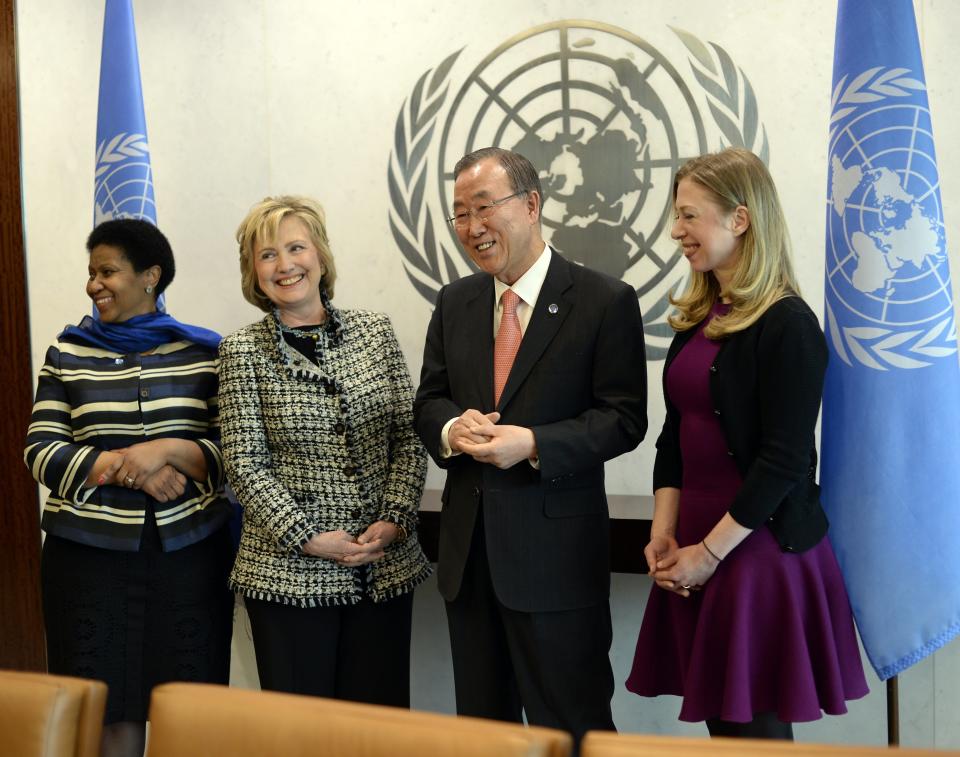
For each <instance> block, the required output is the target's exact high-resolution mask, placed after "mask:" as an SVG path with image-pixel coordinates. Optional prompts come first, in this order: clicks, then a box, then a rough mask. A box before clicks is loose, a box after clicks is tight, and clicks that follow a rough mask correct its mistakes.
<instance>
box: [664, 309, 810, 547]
mask: <svg viewBox="0 0 960 757" xmlns="http://www.w3.org/2000/svg"><path fill="white" fill-rule="evenodd" d="M696 331H697V329H696V328H692V329H689V330H687V331H682V332H679V333H678V334H677V335H676V336H675V337H674V339H673V342H672V344H671V345H670V349H669V351H668V353H667V359H666V363H665V365H664V368H663V380H664V397H665V401H666V406H667V417H666V420H665V421H664V424H663V430H662V431H661V433H660V437H659V438H658V439H657V456H656V462H655V464H654V472H653V488H654V490H656V489H659V488H662V487H665V486H671V487H676V488H681V486H682V479H683V460H682V456H681V453H680V436H679V430H680V413H679V412H678V410H677V408H676V407H675V406H674V405H673V403H672V402H670V398H669V396H668V395H667V392H666V378H667V372H668V371H669V369H670V365H671V363H672V362H673V359H674V358H675V357H676V356H677V354H679V352H680V350H681V349H682V348H683V346H684V345H685V344H686V343H687V342H688V341H689V340H690V339H691V337H693V335H694V334H695V333H696ZM826 366H827V346H826V341H825V339H824V336H823V331H822V330H821V329H820V325H819V323H818V322H817V317H816V316H815V315H814V314H813V311H812V310H810V308H809V306H808V305H807V304H806V303H805V302H804V301H803V300H802V299H800V298H799V297H787V298H785V299H782V300H780V301H779V302H777V303H775V304H774V305H772V306H771V307H770V308H769V309H768V310H767V311H766V312H765V313H764V314H763V315H762V316H761V317H760V318H759V320H757V322H756V323H754V324H753V325H752V326H750V327H749V328H746V329H744V330H743V331H740V332H737V333H735V334H732V335H731V336H729V337H727V338H725V339H724V340H723V343H722V345H721V347H720V351H719V352H718V353H717V356H716V358H715V359H714V361H713V364H712V365H711V366H710V395H711V398H712V400H713V407H714V412H715V413H716V414H717V416H718V419H719V421H720V425H721V427H722V428H723V434H724V437H725V439H726V442H727V450H728V454H730V455H732V456H733V458H734V460H735V462H736V464H737V468H738V469H739V471H740V475H741V476H742V477H743V483H742V485H741V487H740V489H739V491H738V492H737V493H736V496H735V497H734V499H733V502H732V503H731V505H730V514H731V515H732V516H733V518H734V520H736V521H737V522H738V523H739V524H741V525H742V526H745V527H746V528H751V529H753V528H758V527H759V526H761V525H763V524H764V523H766V524H767V526H769V528H770V529H771V531H772V532H773V534H774V536H775V537H776V539H777V541H778V542H779V544H780V546H781V548H782V549H783V550H785V551H788V552H802V551H804V550H806V549H809V548H810V547H812V546H814V545H816V544H817V543H818V542H819V541H820V540H821V539H822V538H823V535H824V534H825V533H826V532H827V518H826V515H825V514H824V512H823V508H822V507H821V506H820V496H819V487H818V486H817V484H816V482H815V478H816V469H817V451H816V446H815V435H814V429H815V427H816V424H817V415H818V414H819V412H820V399H821V397H822V395H823V379H824V373H825V371H826Z"/></svg>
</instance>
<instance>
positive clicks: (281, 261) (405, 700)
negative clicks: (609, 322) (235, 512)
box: [220, 197, 429, 707]
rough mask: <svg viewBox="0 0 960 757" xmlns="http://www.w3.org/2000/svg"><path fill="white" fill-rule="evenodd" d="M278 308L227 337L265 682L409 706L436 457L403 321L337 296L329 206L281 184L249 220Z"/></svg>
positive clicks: (247, 554)
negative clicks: (427, 487)
mask: <svg viewBox="0 0 960 757" xmlns="http://www.w3.org/2000/svg"><path fill="white" fill-rule="evenodd" d="M237 241H238V242H239V245H240V271H241V278H242V288H243V293H244V297H245V298H246V299H247V300H248V301H249V302H251V303H253V304H254V305H257V306H258V307H259V308H261V309H262V310H264V311H266V312H267V316H266V317H265V318H264V319H263V320H261V321H258V322H256V323H253V324H251V325H249V326H247V327H246V328H243V329H241V330H240V331H238V332H237V333H235V334H233V335H232V336H230V337H228V338H227V339H225V340H224V341H223V343H222V345H221V348H220V360H221V364H220V411H221V424H222V441H223V455H224V462H225V466H226V469H227V476H228V479H229V481H230V483H231V485H232V486H233V488H234V490H235V491H236V493H237V497H238V499H239V500H240V502H241V504H242V505H243V506H244V524H243V532H242V535H241V539H240V549H239V553H238V555H237V560H236V563H235V565H234V569H233V573H232V575H231V585H232V587H233V588H234V590H235V591H237V592H238V593H239V594H241V595H242V596H243V597H244V599H245V603H246V606H247V612H248V614H249V616H250V623H251V628H252V631H253V643H254V649H255V652H256V657H257V669H258V672H259V674H260V685H261V686H262V687H263V688H264V689H272V690H277V691H288V692H293V693H302V694H314V695H317V696H327V697H337V698H342V699H352V700H355V701H362V702H371V703H378V704H390V705H395V706H402V707H409V703H410V665H409V663H410V628H411V619H412V607H413V593H412V592H413V588H414V587H415V586H416V585H417V584H419V583H421V582H422V581H423V580H424V579H426V577H427V576H428V575H429V565H428V563H427V561H426V558H425V557H424V555H423V551H422V550H421V548H420V544H419V542H418V541H417V537H416V523H417V510H418V508H419V505H420V495H421V493H422V490H423V481H424V476H425V473H426V456H425V453H424V451H423V449H422V448H421V446H420V443H419V442H418V441H417V438H416V436H415V434H414V432H413V428H412V425H411V421H412V417H411V411H412V392H413V389H412V385H411V383H410V377H409V374H408V372H407V367H406V363H405V362H404V359H403V355H402V353H401V352H400V348H399V345H398V344H397V340H396V337H395V336H394V333H393V329H392V328H391V326H390V321H389V319H388V318H387V317H386V316H384V315H381V314H379V313H372V312H369V311H364V310H337V309H336V308H334V307H333V306H332V305H331V304H330V298H331V297H332V296H333V285H334V280H335V278H336V273H335V270H334V264H333V257H332V254H331V252H330V247H329V243H328V240H327V234H326V229H325V225H324V216H323V210H322V209H321V208H320V206H319V205H318V204H317V203H316V202H314V201H313V200H309V199H307V198H300V197H277V198H267V199H266V200H264V201H263V202H261V203H258V204H257V205H255V206H254V207H253V208H252V209H251V210H250V213H249V214H248V215H247V217H246V218H245V219H244V221H243V223H242V224H241V225H240V228H239V229H238V231H237Z"/></svg>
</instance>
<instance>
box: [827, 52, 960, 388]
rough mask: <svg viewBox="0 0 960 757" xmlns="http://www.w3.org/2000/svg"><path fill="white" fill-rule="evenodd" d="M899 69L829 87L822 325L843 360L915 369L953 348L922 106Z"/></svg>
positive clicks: (918, 87) (916, 87)
mask: <svg viewBox="0 0 960 757" xmlns="http://www.w3.org/2000/svg"><path fill="white" fill-rule="evenodd" d="M909 73H910V72H909V71H907V70H906V69H902V68H900V69H896V68H893V69H885V68H875V69H871V70H869V71H866V72H864V73H863V74H862V75H860V76H857V77H854V78H853V80H852V81H851V82H850V83H849V84H848V83H847V82H846V81H841V82H840V85H839V86H838V87H837V91H836V92H835V93H834V103H833V117H832V119H831V121H832V122H833V124H834V128H833V130H832V132H831V138H830V185H829V197H828V202H829V209H828V211H827V216H828V229H827V270H826V279H827V297H826V315H827V319H826V320H827V330H828V333H829V334H830V337H831V340H832V342H833V346H834V348H835V350H836V352H837V354H838V355H839V356H840V358H841V359H842V360H843V361H844V362H846V363H847V364H848V365H853V364H854V363H857V364H859V365H862V366H865V367H868V368H873V369H876V370H888V369H889V368H922V367H924V366H927V365H930V364H931V362H932V360H933V359H936V358H943V357H949V356H952V355H954V353H955V352H956V324H955V322H954V318H953V296H952V293H951V290H950V276H949V271H948V270H947V269H948V261H947V255H946V249H945V241H944V234H943V209H942V207H941V205H940V192H939V186H940V179H939V174H938V172H937V163H936V158H935V156H934V152H933V138H932V133H933V131H932V128H931V124H930V111H929V110H928V109H927V107H926V103H925V102H919V101H917V99H916V98H914V97H913V94H914V93H916V92H920V91H923V84H922V83H921V82H920V81H918V80H916V79H913V78H911V77H910V76H908V74H909Z"/></svg>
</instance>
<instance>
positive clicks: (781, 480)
mask: <svg viewBox="0 0 960 757" xmlns="http://www.w3.org/2000/svg"><path fill="white" fill-rule="evenodd" d="M673 187H674V188H673V194H674V205H675V210H676V216H675V221H674V225H673V230H672V236H673V238H674V239H676V240H678V241H679V242H680V244H681V245H682V247H683V254H684V257H686V258H687V260H688V261H689V263H690V268H691V275H690V283H689V285H688V287H687V290H686V292H685V293H684V294H683V295H682V296H681V297H680V298H679V299H678V300H676V301H675V302H674V303H673V304H674V305H675V306H676V308H677V313H676V314H674V315H673V316H672V317H671V319H670V325H671V326H672V327H673V329H674V330H675V331H676V332H677V333H676V336H675V337H674V340H673V343H672V345H671V346H670V350H669V352H668V354H667V359H666V363H665V365H664V371H663V376H664V394H665V397H666V406H667V415H666V420H665V421H664V424H663V431H662V432H661V434H660V437H659V438H658V439H657V456H656V463H655V465H654V474H653V479H654V483H653V487H654V501H655V509H654V516H653V524H652V527H651V534H650V542H649V544H647V546H646V548H645V549H644V555H645V557H646V559H647V563H648V565H649V568H650V575H651V576H652V577H653V579H654V581H655V586H654V587H653V588H652V590H651V593H650V599H649V601H648V603H647V609H646V613H645V615H644V618H643V624H642V626H641V629H640V636H639V639H638V640H637V651H636V655H635V657H634V663H633V670H632V672H631V674H630V678H629V679H628V681H627V688H628V689H630V690H631V691H633V692H635V693H637V694H640V695H642V696H657V695H659V694H675V695H679V696H682V697H683V706H682V708H681V710H680V719H681V720H685V721H694V722H695V721H701V720H705V721H706V723H707V727H708V729H709V731H710V734H711V735H713V736H741V737H756V738H780V739H792V738H793V730H792V725H791V724H792V723H794V722H802V721H809V720H816V719H818V718H820V717H821V714H822V712H827V713H830V714H840V713H843V712H846V700H849V699H856V698H859V697H862V696H864V695H865V694H866V693H867V685H866V681H865V679H864V676H863V667H862V665H861V662H860V654H859V650H858V648H857V640H856V636H855V634H854V630H853V619H852V617H851V613H850V604H849V601H848V599H847V594H846V590H845V589H844V586H843V579H842V577H841V575H840V570H839V568H838V566H837V561H836V558H835V556H834V553H833V549H832V547H831V546H830V541H829V539H827V538H826V532H827V519H826V516H825V515H824V513H823V510H822V509H821V507H820V501H819V493H818V492H819V487H818V486H817V484H816V483H815V478H816V467H817V453H816V449H815V438H814V428H815V426H816V423H817V414H818V413H819V409H820V398H821V394H822V391H823V377H824V371H825V368H826V361H827V349H826V344H825V341H824V337H823V332H822V331H821V329H820V326H819V324H818V323H817V319H816V316H815V315H814V314H813V312H812V311H811V310H810V308H809V307H808V306H807V304H806V303H805V302H804V301H803V300H802V299H801V298H800V296H799V294H798V287H797V283H796V279H795V277H794V274H793V266H792V264H791V262H790V249H789V247H790V243H789V238H788V234H787V228H786V223H785V220H784V216H783V211H782V209H781V207H780V201H779V199H778V197H777V191H776V188H775V187H774V185H773V180H772V179H771V177H770V174H769V172H768V171H767V169H766V167H765V166H764V165H763V163H762V162H761V161H760V160H759V159H758V158H757V157H756V156H755V155H753V154H752V153H750V152H748V151H747V150H743V149H727V150H723V151H722V152H719V153H716V154H713V155H705V156H702V157H700V158H695V159H693V160H691V161H690V162H688V163H687V164H686V165H684V166H683V168H681V169H680V171H679V172H678V174H677V176H676V179H675V180H674V185H673Z"/></svg>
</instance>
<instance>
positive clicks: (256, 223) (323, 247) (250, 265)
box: [237, 195, 337, 313]
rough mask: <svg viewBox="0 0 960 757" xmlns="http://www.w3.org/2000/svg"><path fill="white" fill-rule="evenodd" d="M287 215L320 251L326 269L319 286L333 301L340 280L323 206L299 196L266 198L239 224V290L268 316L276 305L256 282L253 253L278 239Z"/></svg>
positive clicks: (321, 263)
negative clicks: (300, 222)
mask: <svg viewBox="0 0 960 757" xmlns="http://www.w3.org/2000/svg"><path fill="white" fill-rule="evenodd" d="M287 216H296V217H297V218H299V219H300V220H301V221H303V223H304V225H305V226H306V227H307V230H308V231H309V233H310V241H311V242H313V245H314V246H315V247H316V248H317V253H318V257H319V258H320V265H321V266H323V276H322V277H321V279H320V286H321V287H322V288H323V289H325V290H326V292H327V296H328V297H329V298H330V299H333V285H334V282H335V281H336V280H337V270H336V268H335V267H334V264H333V252H332V251H331V250H330V240H329V239H328V238H327V226H326V217H325V215H324V212H323V208H322V207H321V206H320V203H319V202H317V201H316V200H313V199H311V198H309V197H300V196H297V195H280V196H279V197H266V198H264V199H263V200H261V201H260V202H258V203H257V204H256V205H254V206H253V207H252V208H250V212H249V213H247V216H246V218H244V219H243V221H242V222H241V223H240V227H239V228H238V229H237V244H239V245H240V289H241V291H242V292H243V296H244V299H246V301H247V302H249V303H250V304H251V305H256V306H257V307H258V308H260V309H261V310H263V311H264V312H267V313H270V312H273V307H274V305H273V302H271V300H270V298H269V297H267V295H265V294H264V293H263V290H262V289H260V285H259V284H258V283H257V268H256V265H255V264H254V254H255V252H256V247H257V244H258V243H266V242H269V241H272V240H274V239H276V238H277V231H278V229H279V227H280V222H281V221H282V220H283V219H284V218H286V217H287Z"/></svg>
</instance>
